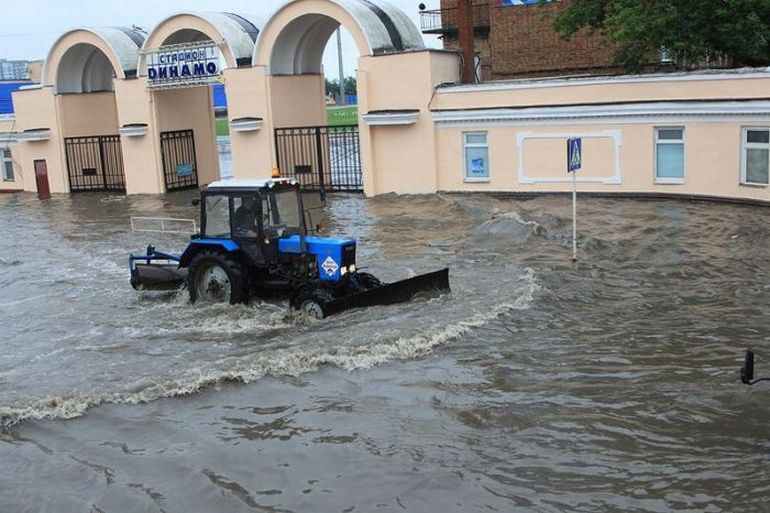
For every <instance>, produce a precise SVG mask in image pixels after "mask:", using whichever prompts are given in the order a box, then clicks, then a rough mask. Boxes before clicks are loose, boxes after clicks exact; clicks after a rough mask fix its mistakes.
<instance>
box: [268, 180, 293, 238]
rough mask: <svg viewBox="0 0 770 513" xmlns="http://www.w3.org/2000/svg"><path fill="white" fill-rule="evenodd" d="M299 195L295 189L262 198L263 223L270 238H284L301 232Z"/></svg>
mask: <svg viewBox="0 0 770 513" xmlns="http://www.w3.org/2000/svg"><path fill="white" fill-rule="evenodd" d="M301 219H302V218H301V216H300V210H299V194H298V193H297V191H296V190H295V189H290V190H285V191H276V192H274V193H270V194H268V195H265V196H263V197H262V222H263V226H264V229H265V234H266V235H267V236H268V237H271V236H273V237H275V236H278V237H282V236H283V235H292V234H297V233H300V231H301V225H302V221H301Z"/></svg>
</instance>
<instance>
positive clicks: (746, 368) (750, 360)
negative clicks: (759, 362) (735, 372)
mask: <svg viewBox="0 0 770 513" xmlns="http://www.w3.org/2000/svg"><path fill="white" fill-rule="evenodd" d="M752 381H754V351H752V350H751V349H748V350H746V357H745V358H744V360H743V367H741V383H743V384H744V385H751V384H752V383H751V382H752Z"/></svg>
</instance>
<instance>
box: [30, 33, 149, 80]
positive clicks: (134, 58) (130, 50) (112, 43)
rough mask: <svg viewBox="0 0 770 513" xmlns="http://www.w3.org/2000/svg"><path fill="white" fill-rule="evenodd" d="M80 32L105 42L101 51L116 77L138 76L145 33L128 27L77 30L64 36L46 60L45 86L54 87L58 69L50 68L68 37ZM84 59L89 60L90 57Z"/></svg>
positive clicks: (55, 44)
mask: <svg viewBox="0 0 770 513" xmlns="http://www.w3.org/2000/svg"><path fill="white" fill-rule="evenodd" d="M80 31H82V32H87V33H90V34H93V35H94V36H96V37H97V38H98V39H99V40H101V42H103V48H100V50H102V51H103V52H104V53H105V55H106V57H107V58H108V59H109V60H110V62H111V64H112V67H113V68H114V71H115V76H117V77H118V78H133V77H135V76H136V69H137V68H136V63H137V62H138V61H139V49H140V48H141V46H142V44H143V43H144V37H145V34H144V33H142V32H139V31H138V30H134V29H130V28H126V27H97V28H76V29H72V30H69V31H67V32H65V33H64V34H62V35H61V36H60V37H59V38H58V39H57V40H56V42H55V43H54V44H53V45H52V46H51V50H50V51H49V52H48V58H46V61H45V65H44V66H43V82H44V84H45V85H53V82H55V80H56V78H55V77H56V76H57V75H58V71H59V70H58V69H56V70H51V69H50V66H51V65H52V64H54V61H53V57H54V55H55V54H56V53H57V51H59V50H61V48H60V46H61V45H62V44H63V43H64V42H65V40H66V39H67V37H68V36H70V35H71V34H73V33H75V32H80ZM72 46H76V45H70V47H72ZM65 52H66V50H65V51H63V52H61V53H62V55H63V54H64V53H65ZM84 58H88V56H85V57H84ZM60 63H61V56H59V60H58V61H56V62H55V64H56V65H57V67H58V65H59V64H60ZM52 71H53V72H54V74H53V75H51V72H52Z"/></svg>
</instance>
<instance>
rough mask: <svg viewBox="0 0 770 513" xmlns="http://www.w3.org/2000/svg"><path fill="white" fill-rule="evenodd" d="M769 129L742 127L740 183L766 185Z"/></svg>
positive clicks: (769, 164) (769, 148)
mask: <svg viewBox="0 0 770 513" xmlns="http://www.w3.org/2000/svg"><path fill="white" fill-rule="evenodd" d="M768 170H770V129H768V128H744V129H743V136H742V139H741V184H743V185H768V182H769V181H770V180H768V178H769V177H770V173H769V172H768Z"/></svg>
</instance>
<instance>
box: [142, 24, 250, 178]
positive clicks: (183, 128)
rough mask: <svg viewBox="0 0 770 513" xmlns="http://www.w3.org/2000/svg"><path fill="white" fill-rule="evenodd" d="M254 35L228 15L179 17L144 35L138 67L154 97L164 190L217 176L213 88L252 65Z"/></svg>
mask: <svg viewBox="0 0 770 513" xmlns="http://www.w3.org/2000/svg"><path fill="white" fill-rule="evenodd" d="M258 33H259V30H258V28H257V27H256V25H254V24H253V23H252V22H251V21H249V20H247V19H245V18H243V17H241V16H238V15H235V14H232V13H180V14H176V15H173V16H171V17H169V18H167V19H165V20H164V21H162V22H161V23H160V24H159V25H158V26H157V27H156V28H155V29H154V30H153V31H152V33H151V34H150V35H149V36H148V37H147V40H146V41H145V43H144V47H143V49H142V55H141V58H140V59H139V65H138V69H139V70H141V72H142V74H143V75H144V76H146V77H147V84H148V88H149V89H150V93H151V97H152V102H153V108H154V118H155V120H156V130H157V137H158V141H157V144H158V146H159V148H158V150H159V151H158V152H157V154H158V157H159V168H161V169H162V170H163V186H164V189H165V190H166V191H174V190H180V189H186V188H194V187H198V186H201V185H205V184H207V183H210V182H212V181H214V180H217V179H219V178H220V177H221V173H220V159H219V152H218V147H219V146H218V144H217V143H218V139H217V119H216V114H215V109H214V103H213V94H212V88H213V86H214V85H215V84H222V83H225V87H226V81H225V75H226V73H227V72H228V70H233V69H237V68H239V67H248V66H250V65H251V55H252V53H253V50H254V41H255V40H256V38H257V34H258ZM220 125H221V123H220ZM225 126H226V123H225Z"/></svg>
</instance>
